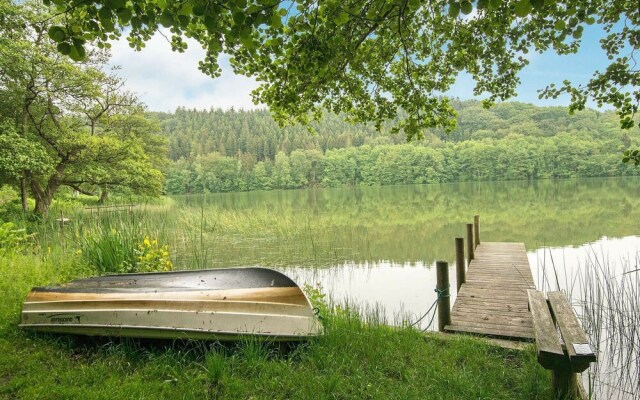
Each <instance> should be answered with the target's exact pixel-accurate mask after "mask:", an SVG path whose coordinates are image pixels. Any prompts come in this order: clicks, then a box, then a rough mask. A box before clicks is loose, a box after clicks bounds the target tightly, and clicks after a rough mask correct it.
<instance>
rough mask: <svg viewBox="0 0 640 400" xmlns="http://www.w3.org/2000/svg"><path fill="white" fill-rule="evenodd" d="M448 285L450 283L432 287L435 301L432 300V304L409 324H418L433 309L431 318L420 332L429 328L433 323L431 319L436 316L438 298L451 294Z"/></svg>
mask: <svg viewBox="0 0 640 400" xmlns="http://www.w3.org/2000/svg"><path fill="white" fill-rule="evenodd" d="M450 287H451V285H449V286H447V287H446V288H444V289H438V288H437V287H436V288H435V289H433V291H434V292H436V293H437V294H438V295H437V296H436V299H435V301H434V302H433V304H431V307H429V309H428V310H427V312H425V313H424V314H422V316H421V317H420V318H418V319H417V320H416V321H415V322H413V323H411V324H409V326H416V325H418V324H419V323H420V321H422V320H423V319H424V318H425V317H426V316H427V315H429V314H430V313H431V311H433V315H431V320H430V321H429V323H428V324H427V326H426V327H425V328H424V329H422V332H425V331H427V330H429V328H431V325H432V324H433V320H434V319H435V317H436V310H437V306H438V300H440V299H442V298H445V297H450V296H451V294H450V293H449V288H450Z"/></svg>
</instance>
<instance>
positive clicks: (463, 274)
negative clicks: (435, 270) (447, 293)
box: [456, 238, 467, 292]
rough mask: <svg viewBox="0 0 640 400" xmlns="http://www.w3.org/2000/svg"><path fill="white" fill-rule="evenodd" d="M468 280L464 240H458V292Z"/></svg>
mask: <svg viewBox="0 0 640 400" xmlns="http://www.w3.org/2000/svg"><path fill="white" fill-rule="evenodd" d="M466 280H467V270H466V268H465V265H464V238H456V286H457V287H456V292H459V291H460V286H462V284H463V283H465V282H466Z"/></svg>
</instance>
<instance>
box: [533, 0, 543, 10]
mask: <svg viewBox="0 0 640 400" xmlns="http://www.w3.org/2000/svg"><path fill="white" fill-rule="evenodd" d="M529 2H530V3H531V6H532V7H533V8H535V9H536V10H540V9H541V8H542V7H544V0H529Z"/></svg>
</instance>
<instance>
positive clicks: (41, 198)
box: [30, 163, 65, 216]
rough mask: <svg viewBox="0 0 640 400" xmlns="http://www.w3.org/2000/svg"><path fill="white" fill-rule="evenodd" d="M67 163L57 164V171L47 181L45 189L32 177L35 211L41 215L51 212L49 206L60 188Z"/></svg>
mask: <svg viewBox="0 0 640 400" xmlns="http://www.w3.org/2000/svg"><path fill="white" fill-rule="evenodd" d="M64 169H65V165H64V164H62V163H60V164H58V165H57V166H56V172H55V173H54V174H53V176H52V177H51V178H49V180H48V181H47V186H46V187H45V188H44V189H43V188H42V187H41V185H40V183H39V182H38V181H37V180H36V179H33V177H30V178H31V179H30V184H31V192H32V193H33V197H34V198H35V200H36V206H35V208H34V209H33V212H34V213H35V214H37V215H40V216H46V215H47V214H48V213H49V207H51V203H52V202H53V196H54V195H55V194H56V192H57V191H58V189H59V188H60V178H61V177H62V174H63V173H64Z"/></svg>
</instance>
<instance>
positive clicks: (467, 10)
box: [460, 0, 473, 15]
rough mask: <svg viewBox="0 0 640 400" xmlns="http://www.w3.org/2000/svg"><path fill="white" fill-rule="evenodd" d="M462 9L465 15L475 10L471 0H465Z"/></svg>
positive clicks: (461, 5)
mask: <svg viewBox="0 0 640 400" xmlns="http://www.w3.org/2000/svg"><path fill="white" fill-rule="evenodd" d="M460 10H462V13H463V14H464V15H469V14H471V11H473V6H472V5H471V2H470V1H467V0H465V1H463V2H461V3H460Z"/></svg>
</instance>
